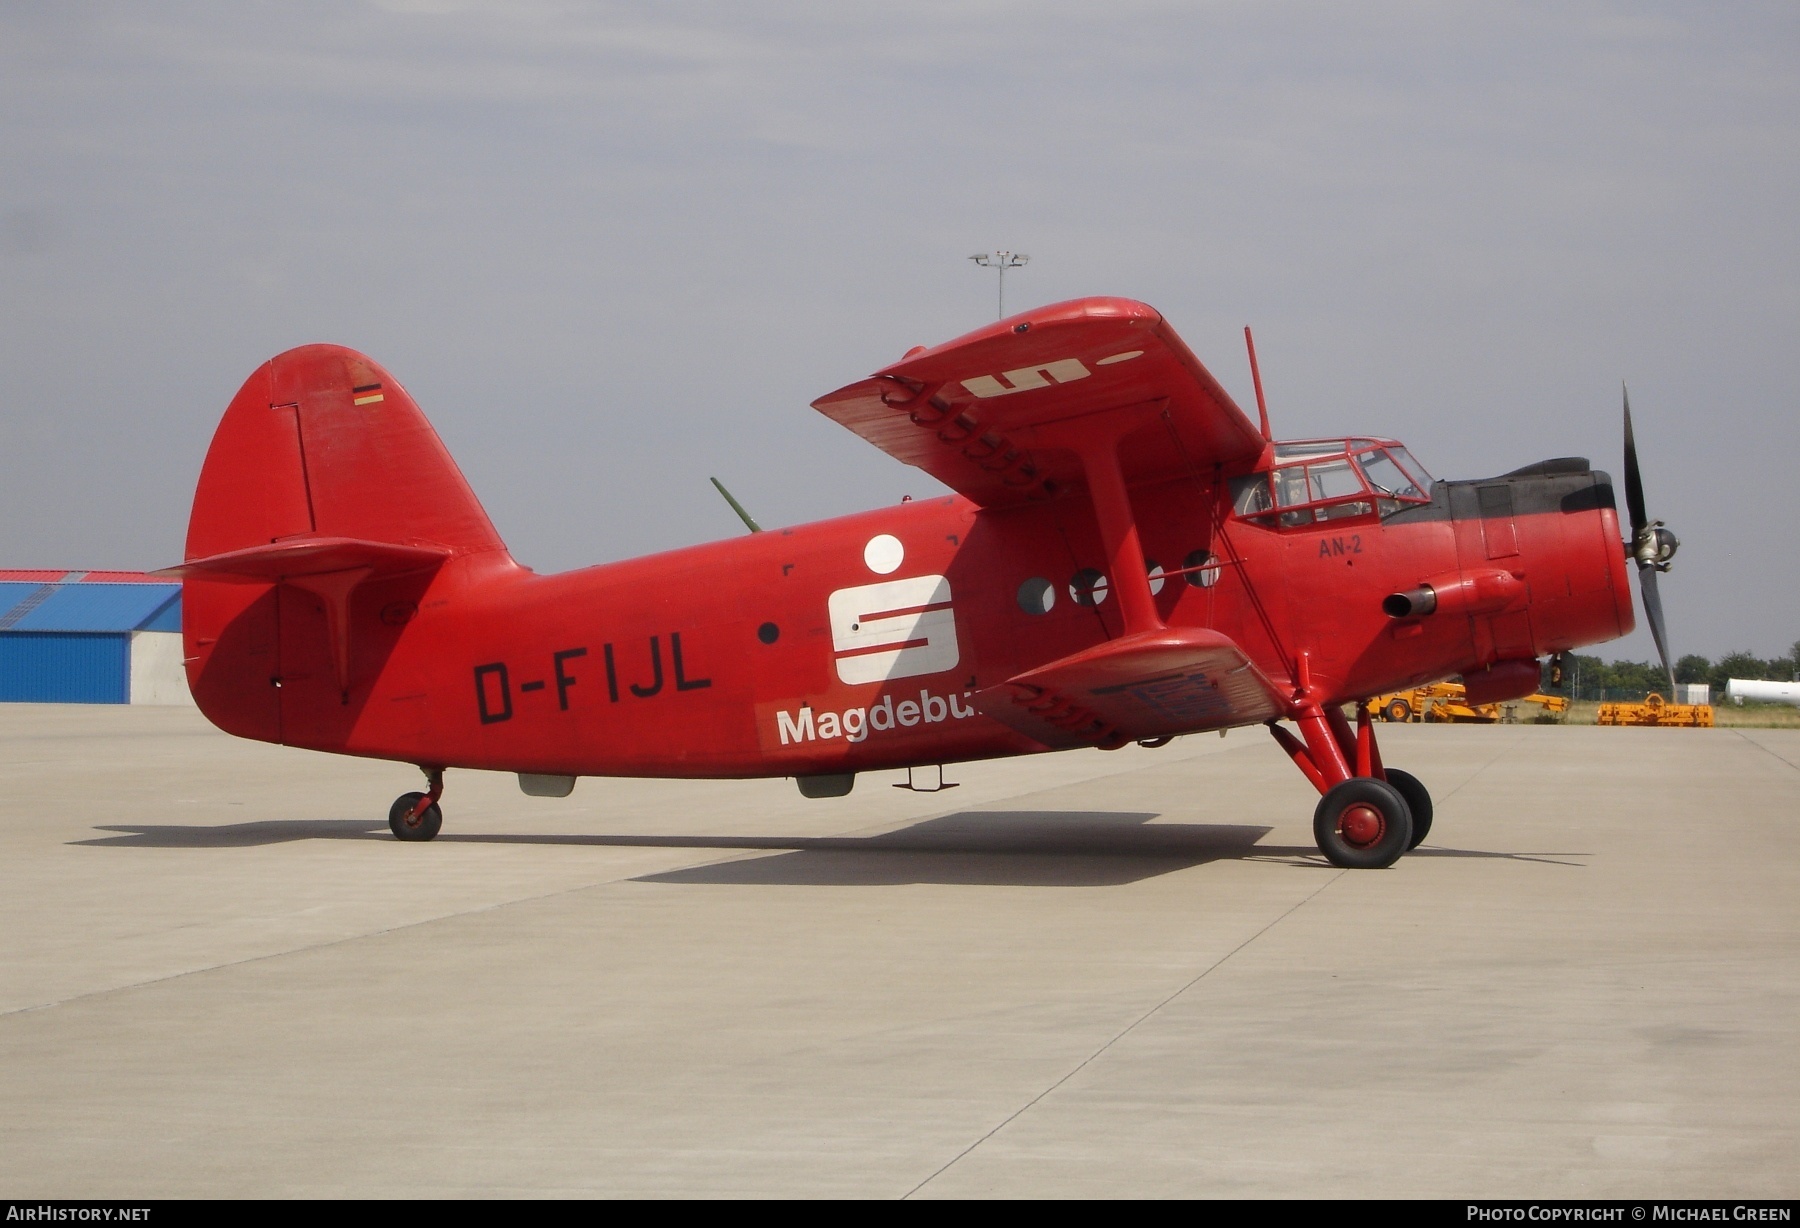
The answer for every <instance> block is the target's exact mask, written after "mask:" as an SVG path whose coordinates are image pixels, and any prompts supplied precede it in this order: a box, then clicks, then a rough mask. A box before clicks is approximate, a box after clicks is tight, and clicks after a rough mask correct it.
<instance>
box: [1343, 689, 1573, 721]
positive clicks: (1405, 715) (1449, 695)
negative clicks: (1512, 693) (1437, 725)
mask: <svg viewBox="0 0 1800 1228" xmlns="http://www.w3.org/2000/svg"><path fill="white" fill-rule="evenodd" d="M1519 704H1536V705H1538V707H1539V708H1541V709H1542V710H1543V711H1544V712H1545V713H1546V714H1548V715H1550V716H1552V717H1558V716H1561V715H1562V714H1563V713H1565V712H1567V711H1568V710H1569V701H1568V700H1567V699H1566V698H1564V697H1563V696H1561V695H1545V694H1542V693H1539V694H1536V695H1527V696H1526V697H1525V698H1524V699H1521V700H1516V701H1514V702H1513V703H1506V704H1471V703H1469V702H1468V695H1467V694H1466V693H1465V692H1464V690H1463V687H1462V684H1461V683H1460V682H1433V683H1430V684H1428V685H1426V686H1418V687H1413V688H1412V689H1410V690H1406V691H1391V692H1389V693H1388V694H1386V695H1377V696H1376V697H1375V698H1373V699H1371V700H1369V701H1368V704H1367V707H1368V709H1369V715H1371V716H1379V717H1380V718H1381V719H1382V720H1384V721H1458V722H1464V723H1471V724H1493V723H1495V722H1502V723H1509V724H1510V723H1511V722H1513V721H1515V720H1517V719H1518V705H1519Z"/></svg>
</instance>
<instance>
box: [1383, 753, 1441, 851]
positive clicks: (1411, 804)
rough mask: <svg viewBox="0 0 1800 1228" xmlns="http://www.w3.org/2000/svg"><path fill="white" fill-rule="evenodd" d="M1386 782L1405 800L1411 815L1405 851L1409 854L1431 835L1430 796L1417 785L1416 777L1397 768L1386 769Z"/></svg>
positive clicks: (1423, 787) (1423, 788)
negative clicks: (1409, 835) (1410, 829)
mask: <svg viewBox="0 0 1800 1228" xmlns="http://www.w3.org/2000/svg"><path fill="white" fill-rule="evenodd" d="M1387 782H1388V783H1389V784H1390V785H1393V786H1394V791H1395V792H1396V793H1398V794H1399V795H1400V796H1401V797H1403V798H1405V799H1406V808H1407V810H1408V811H1410V812H1411V813H1412V843H1410V844H1408V845H1407V846H1406V851H1407V852H1409V853H1410V852H1412V851H1413V850H1414V849H1416V848H1418V847H1419V845H1421V844H1423V843H1424V842H1425V837H1426V836H1428V835H1429V834H1431V794H1430V793H1428V792H1427V791H1426V789H1425V786H1424V785H1422V784H1420V783H1419V778H1418V777H1417V776H1414V775H1413V774H1412V773H1411V772H1402V771H1401V770H1400V769H1399V768H1388V769H1387Z"/></svg>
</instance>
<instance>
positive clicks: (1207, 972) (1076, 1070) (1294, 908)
mask: <svg viewBox="0 0 1800 1228" xmlns="http://www.w3.org/2000/svg"><path fill="white" fill-rule="evenodd" d="M1477 774H1478V775H1479V773H1477ZM1348 873H1349V871H1348V870H1339V871H1338V872H1337V873H1336V874H1333V875H1332V876H1331V877H1330V878H1328V879H1326V880H1325V881H1324V882H1322V883H1320V884H1319V885H1318V886H1317V887H1315V888H1313V889H1312V890H1311V891H1309V892H1308V893H1307V894H1306V895H1305V896H1304V897H1302V898H1301V899H1299V900H1298V901H1296V902H1295V903H1294V904H1292V905H1291V906H1289V907H1288V908H1287V910H1286V911H1284V912H1283V913H1282V914H1281V915H1280V916H1278V917H1276V918H1275V919H1274V920H1272V921H1270V922H1269V923H1268V924H1267V925H1264V926H1263V927H1262V928H1261V929H1259V930H1257V931H1256V932H1255V933H1254V934H1252V935H1250V936H1249V937H1248V938H1246V939H1244V940H1243V941H1242V942H1240V943H1238V944H1237V945H1236V946H1235V947H1233V948H1231V950H1229V951H1227V952H1225V954H1223V955H1221V956H1219V958H1217V959H1215V960H1214V961H1213V962H1212V963H1210V964H1208V965H1207V966H1206V967H1204V968H1202V969H1201V970H1200V971H1199V972H1198V973H1196V974H1195V975H1194V977H1193V978H1192V979H1191V980H1189V981H1188V982H1187V983H1185V984H1184V985H1182V986H1181V987H1180V988H1179V989H1177V990H1176V991H1175V992H1174V993H1172V994H1170V995H1169V996H1168V997H1166V998H1164V999H1163V1000H1162V1001H1160V1002H1158V1003H1157V1004H1156V1005H1155V1006H1152V1007H1151V1008H1150V1009H1149V1010H1147V1011H1145V1012H1144V1013H1143V1014H1141V1015H1139V1016H1138V1017H1137V1018H1136V1019H1133V1020H1132V1021H1131V1022H1130V1023H1128V1024H1126V1025H1125V1027H1124V1028H1122V1029H1120V1031H1119V1032H1117V1033H1116V1034H1115V1035H1114V1036H1113V1037H1112V1038H1111V1039H1110V1040H1108V1041H1107V1042H1106V1043H1105V1044H1103V1045H1101V1046H1100V1047H1099V1048H1098V1049H1095V1050H1094V1051H1093V1052H1092V1053H1090V1054H1088V1055H1087V1056H1086V1057H1084V1058H1082V1059H1081V1061H1079V1062H1077V1063H1076V1064H1075V1066H1074V1067H1073V1068H1071V1069H1070V1070H1069V1071H1068V1072H1067V1073H1065V1074H1064V1075H1063V1076H1062V1078H1060V1079H1058V1080H1057V1081H1056V1082H1054V1083H1052V1084H1051V1085H1050V1086H1049V1087H1046V1088H1045V1089H1044V1090H1043V1091H1041V1092H1039V1093H1038V1094H1037V1095H1035V1096H1033V1097H1032V1098H1031V1099H1030V1100H1027V1101H1026V1102H1025V1103H1024V1104H1022V1105H1020V1106H1019V1107H1018V1108H1016V1109H1014V1110H1013V1111H1012V1112H1011V1113H1009V1114H1008V1115H1007V1116H1006V1117H1005V1118H1004V1119H1002V1120H1001V1121H1000V1122H998V1123H997V1124H996V1125H995V1126H994V1127H993V1129H991V1130H989V1131H988V1132H987V1133H986V1134H983V1135H982V1136H981V1137H980V1138H978V1139H976V1140H975V1141H974V1142H972V1143H970V1144H969V1145H968V1146H967V1147H964V1148H963V1149H962V1150H961V1151H959V1152H957V1153H956V1154H955V1155H954V1156H951V1157H950V1159H949V1160H947V1161H945V1163H944V1164H943V1165H942V1166H941V1167H939V1168H938V1169H937V1171H935V1172H933V1173H932V1174H931V1175H930V1176H928V1177H926V1178H925V1180H923V1181H921V1182H919V1184H917V1185H915V1186H913V1187H912V1189H910V1190H908V1191H906V1193H904V1194H902V1195H901V1196H900V1200H901V1201H902V1202H904V1201H906V1200H907V1199H909V1198H911V1197H912V1196H913V1195H914V1194H917V1193H918V1192H919V1191H920V1190H922V1189H924V1188H925V1187H926V1186H928V1185H930V1184H931V1183H932V1182H933V1181H936V1180H937V1179H938V1178H939V1177H941V1176H943V1175H944V1174H945V1173H947V1172H949V1171H950V1170H951V1169H952V1168H954V1167H955V1166H956V1165H957V1164H959V1163H961V1162H962V1160H963V1159H964V1157H966V1156H968V1155H970V1154H971V1153H973V1152H974V1151H975V1149H976V1148H978V1147H980V1146H981V1145H982V1144H983V1143H985V1142H987V1141H988V1140H989V1139H991V1138H993V1137H994V1136H995V1135H996V1134H998V1133H1000V1131H1002V1130H1004V1129H1006V1127H1008V1126H1010V1125H1011V1124H1012V1123H1013V1122H1015V1121H1017V1120H1018V1119H1019V1118H1021V1117H1023V1116H1024V1115H1025V1114H1026V1112H1027V1111H1029V1110H1030V1109H1032V1108H1034V1107H1035V1106H1036V1105H1037V1104H1038V1102H1039V1101H1041V1100H1043V1099H1044V1098H1045V1097H1046V1096H1048V1095H1049V1094H1050V1093H1051V1092H1053V1091H1055V1090H1056V1089H1057V1088H1059V1087H1061V1086H1062V1085H1063V1084H1065V1083H1067V1082H1068V1081H1069V1080H1070V1079H1073V1078H1074V1077H1075V1076H1076V1075H1078V1074H1080V1073H1081V1072H1082V1071H1083V1070H1086V1069H1087V1068H1088V1067H1089V1066H1090V1065H1092V1064H1093V1063H1094V1062H1095V1061H1096V1060H1097V1059H1098V1058H1099V1057H1100V1056H1101V1055H1102V1054H1104V1053H1105V1052H1106V1051H1107V1050H1108V1049H1111V1048H1112V1047H1113V1046H1114V1045H1116V1044H1118V1043H1119V1042H1120V1041H1122V1040H1124V1039H1125V1038H1126V1037H1127V1036H1129V1035H1131V1033H1132V1032H1134V1031H1136V1030H1137V1028H1138V1027H1139V1025H1141V1024H1143V1023H1146V1022H1148V1021H1149V1020H1150V1019H1151V1018H1152V1017H1153V1016H1154V1015H1156V1014H1157V1013H1158V1012H1160V1011H1161V1010H1162V1009H1163V1008H1164V1007H1165V1006H1168V1005H1169V1004H1170V1003H1171V1002H1173V1001H1175V999H1177V998H1179V997H1180V996H1181V995H1182V994H1184V993H1186V992H1187V991H1188V990H1190V989H1192V988H1193V987H1194V986H1196V985H1198V984H1199V983H1200V982H1201V981H1203V980H1205V979H1206V978H1207V977H1209V976H1211V975H1212V974H1213V973H1214V972H1215V971H1217V970H1218V969H1219V968H1221V967H1223V966H1224V965H1225V963H1226V962H1227V961H1229V960H1230V959H1231V958H1232V957H1233V956H1234V955H1236V954H1237V953H1238V952H1239V951H1242V950H1243V949H1244V948H1245V947H1247V946H1249V945H1250V944H1251V943H1253V942H1255V941H1256V940H1257V939H1258V938H1261V937H1262V936H1263V935H1264V934H1266V933H1268V932H1269V931H1270V930H1272V929H1274V928H1275V927H1276V926H1277V925H1280V924H1281V923H1282V922H1283V921H1286V920H1287V919H1288V918H1289V917H1291V916H1293V915H1294V914H1295V913H1296V912H1299V911H1300V910H1301V909H1302V908H1304V907H1305V906H1306V905H1308V904H1310V903H1312V901H1313V900H1314V899H1316V898H1317V897H1318V895H1319V893H1320V892H1322V891H1324V890H1325V888H1327V887H1329V886H1331V884H1333V883H1335V882H1337V881H1338V880H1339V879H1340V878H1342V877H1344V875H1346V874H1348Z"/></svg>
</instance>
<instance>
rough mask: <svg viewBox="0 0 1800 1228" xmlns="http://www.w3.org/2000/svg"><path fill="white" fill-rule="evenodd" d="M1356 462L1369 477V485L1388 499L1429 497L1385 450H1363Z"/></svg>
mask: <svg viewBox="0 0 1800 1228" xmlns="http://www.w3.org/2000/svg"><path fill="white" fill-rule="evenodd" d="M1356 462H1357V464H1359V465H1361V466H1362V471H1363V474H1364V476H1366V477H1367V478H1368V479H1369V486H1370V487H1371V488H1372V489H1373V490H1374V491H1375V493H1376V494H1378V495H1383V496H1385V497H1387V498H1389V499H1427V498H1430V496H1429V495H1427V494H1426V493H1425V492H1424V491H1422V490H1420V489H1419V484H1418V482H1417V481H1415V480H1414V479H1413V476H1412V475H1411V474H1409V473H1408V472H1407V471H1406V470H1404V469H1402V468H1401V467H1400V465H1399V463H1398V462H1397V461H1395V460H1394V458H1393V457H1392V456H1390V455H1388V454H1387V453H1386V452H1382V451H1375V452H1364V453H1363V454H1362V455H1361V456H1358V457H1357V458H1356Z"/></svg>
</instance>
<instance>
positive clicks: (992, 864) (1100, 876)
mask: <svg viewBox="0 0 1800 1228" xmlns="http://www.w3.org/2000/svg"><path fill="white" fill-rule="evenodd" d="M1157 817H1158V816H1157V815H1156V814H1155V813H1153V812H1147V811H1111V810H1101V811H1054V810H1050V811H1047V810H975V811H960V812H958V813H955V814H948V815H942V816H939V817H937V818H933V819H925V820H922V821H921V822H918V823H913V824H910V825H908V826H906V827H901V828H898V829H896V830H894V831H889V832H882V833H880V834H877V835H871V836H731V835H706V836H688V835H674V834H670V835H625V834H616V833H603V832H595V833H592V834H587V833H513V832H492V833H482V832H454V833H451V832H446V833H445V834H444V835H442V836H440V837H438V842H439V843H455V844H537V845H569V846H576V847H580V846H587V847H599V848H606V847H611V848H667V849H693V850H695V851H712V852H718V853H722V854H729V853H732V852H747V853H756V852H761V853H768V854H772V855H771V856H766V857H744V858H732V859H730V860H724V861H711V862H708V863H706V864H704V865H697V866H688V867H684V868H682V869H677V870H668V871H663V872H661V873H656V874H646V875H642V876H640V877H639V878H637V879H635V880H634V881H637V882H646V883H675V884H695V885H714V886H729V885H742V886H751V885H762V886H843V887H850V886H892V885H900V884H908V883H943V884H967V885H992V886H1066V887H1098V886H1116V885H1119V884H1124V883H1131V882H1137V881H1140V880H1142V879H1147V878H1154V877H1156V876H1158V875H1161V874H1169V873H1172V872H1174V871H1176V870H1184V869H1187V868H1189V867H1191V866H1197V865H1203V864H1205V863H1207V862H1211V861H1269V862H1278V863H1286V864H1289V865H1293V866H1302V867H1313V868H1326V869H1328V868H1330V867H1329V866H1328V865H1327V863H1326V862H1325V860H1324V858H1323V857H1321V856H1320V855H1319V851H1318V849H1317V848H1316V847H1315V846H1314V845H1311V844H1305V845H1291V846H1290V845H1269V844H1263V843H1261V841H1262V840H1263V838H1264V837H1266V836H1267V835H1268V834H1269V833H1270V832H1271V831H1272V830H1274V829H1273V828H1271V827H1267V826H1256V825H1249V824H1211V823H1152V822H1150V820H1152V819H1154V818H1157ZM98 830H100V831H107V832H116V833H118V834H116V835H112V836H105V837H101V838H98V839H93V840H77V841H72V843H74V844H78V845H88V846H98V847H109V848H120V847H124V848H196V849H197V848H249V847H256V846H260V845H267V844H286V843H290V842H293V841H298V840H382V841H391V840H392V837H391V836H390V835H389V834H388V830H387V824H386V823H383V822H371V821H368V820H365V819H288V820H283V819H269V820H262V821H257V822H249V823H232V824H225V825H220V826H173V825H168V826H138V825H130V824H122V825H105V826H101V827H100V828H99V829H98ZM1408 856H1410V857H1426V858H1437V857H1453V858H1461V857H1475V858H1492V859H1500V860H1509V861H1535V862H1543V863H1547V864H1552V865H1564V866H1570V865H1579V864H1580V863H1579V862H1573V861H1567V860H1563V858H1566V857H1570V856H1577V857H1579V856H1582V854H1567V853H1562V854H1545V853H1501V852H1488V851H1477V850H1472V849H1468V850H1465V849H1450V848H1441V847H1434V846H1431V845H1426V846H1424V847H1421V848H1419V849H1416V850H1414V851H1413V852H1412V853H1410V854H1408Z"/></svg>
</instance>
